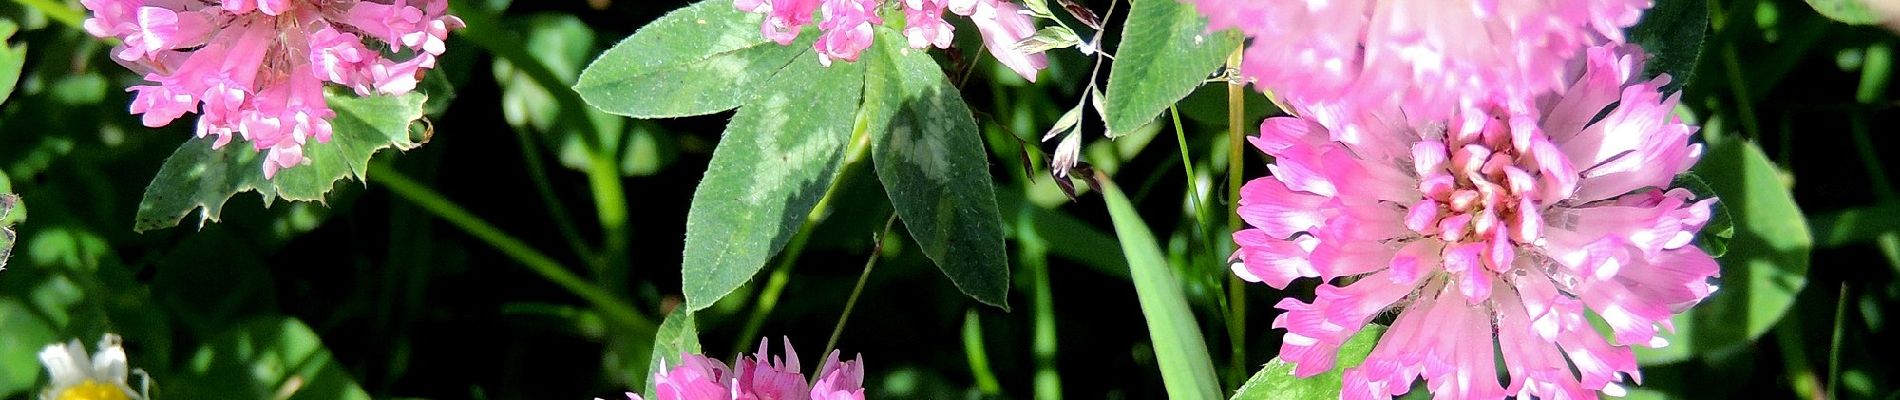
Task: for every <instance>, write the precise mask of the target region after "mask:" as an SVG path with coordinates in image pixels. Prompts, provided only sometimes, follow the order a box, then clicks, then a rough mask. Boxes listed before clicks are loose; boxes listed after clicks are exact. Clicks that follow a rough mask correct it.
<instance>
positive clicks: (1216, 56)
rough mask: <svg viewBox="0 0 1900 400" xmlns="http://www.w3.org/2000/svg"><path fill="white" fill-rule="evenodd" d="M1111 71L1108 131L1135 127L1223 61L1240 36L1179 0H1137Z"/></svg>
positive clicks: (1189, 90) (1181, 94)
mask: <svg viewBox="0 0 1900 400" xmlns="http://www.w3.org/2000/svg"><path fill="white" fill-rule="evenodd" d="M1122 29H1123V30H1122V41H1121V48H1119V49H1116V53H1115V64H1114V67H1113V68H1111V69H1110V70H1109V74H1108V131H1109V135H1111V136H1112V135H1119V134H1121V133H1124V132H1134V131H1135V128H1140V127H1141V126H1142V125H1144V124H1147V123H1148V121H1151V120H1154V118H1155V116H1157V115H1161V112H1162V111H1166V110H1167V109H1168V106H1169V105H1172V104H1174V102H1176V101H1181V98H1184V97H1187V95H1188V93H1192V92H1194V88H1196V87H1199V86H1201V83H1202V82H1204V81H1206V80H1207V77H1208V75H1210V74H1212V73H1213V72H1214V68H1215V67H1219V66H1220V65H1221V63H1222V62H1223V61H1225V60H1224V57H1226V56H1227V54H1228V53H1231V52H1233V51H1234V47H1235V45H1236V42H1235V41H1234V38H1233V36H1232V35H1228V34H1227V33H1226V32H1209V31H1208V30H1207V18H1203V17H1201V15H1200V14H1199V13H1197V12H1195V11H1194V8H1193V7H1190V6H1187V5H1184V4H1181V3H1180V2H1178V1H1176V0H1150V1H1137V2H1135V5H1134V9H1133V10H1130V11H1129V12H1128V21H1127V22H1126V23H1125V24H1124V25H1123V27H1122Z"/></svg>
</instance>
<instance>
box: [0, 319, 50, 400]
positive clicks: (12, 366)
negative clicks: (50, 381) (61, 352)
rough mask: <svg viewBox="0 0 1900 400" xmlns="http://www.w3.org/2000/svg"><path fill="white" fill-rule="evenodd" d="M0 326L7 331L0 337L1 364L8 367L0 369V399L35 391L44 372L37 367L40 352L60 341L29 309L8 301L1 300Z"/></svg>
mask: <svg viewBox="0 0 1900 400" xmlns="http://www.w3.org/2000/svg"><path fill="white" fill-rule="evenodd" d="M0 327H5V329H6V334H5V335H0V365H6V366H7V367H6V368H0V397H6V398H13V397H14V395H16V394H20V393H27V391H30V390H33V389H35V388H37V386H36V385H39V379H40V373H41V371H45V370H46V369H45V368H43V367H40V358H39V353H40V349H43V348H46V345H49V344H54V343H55V342H58V341H61V339H59V338H58V337H55V336H54V335H55V334H56V333H55V332H54V331H53V327H51V326H47V325H46V321H45V320H44V319H41V318H39V317H37V316H35V315H34V314H33V309H32V308H31V307H29V306H27V305H26V304H22V303H21V302H19V301H17V300H14V299H10V298H0ZM34 396H35V398H37V396H38V395H37V394H36V395H34Z"/></svg>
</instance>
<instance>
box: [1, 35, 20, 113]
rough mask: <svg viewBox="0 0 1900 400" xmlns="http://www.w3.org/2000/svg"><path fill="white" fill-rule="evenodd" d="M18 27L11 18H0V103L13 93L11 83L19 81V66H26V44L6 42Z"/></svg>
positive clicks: (3, 102)
mask: <svg viewBox="0 0 1900 400" xmlns="http://www.w3.org/2000/svg"><path fill="white" fill-rule="evenodd" d="M19 28H20V27H19V26H18V25H14V24H13V21H12V20H8V19H0V104H5V103H6V102H7V97H11V96H12V95H13V85H14V84H18V83H20V68H23V67H25V66H26V44H21V45H18V46H13V45H8V44H7V39H10V38H13V32H15V31H18V30H19Z"/></svg>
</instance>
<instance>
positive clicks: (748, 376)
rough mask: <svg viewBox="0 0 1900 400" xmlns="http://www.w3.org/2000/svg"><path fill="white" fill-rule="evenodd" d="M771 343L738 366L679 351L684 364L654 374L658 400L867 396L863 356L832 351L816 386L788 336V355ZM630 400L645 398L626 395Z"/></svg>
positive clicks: (853, 398)
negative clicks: (775, 353) (842, 357)
mask: <svg viewBox="0 0 1900 400" xmlns="http://www.w3.org/2000/svg"><path fill="white" fill-rule="evenodd" d="M768 343H769V342H768V341H767V340H766V339H764V338H760V339H759V350H758V352H756V353H753V354H744V355H740V356H739V360H738V363H737V364H734V367H735V368H732V369H727V368H726V365H725V364H722V363H720V362H719V360H714V359H711V358H707V357H706V356H702V355H696V354H681V355H680V359H681V363H680V366H678V367H673V368H671V369H667V368H665V366H664V365H663V366H662V369H663V370H664V371H665V372H661V373H655V374H654V375H653V380H654V382H656V383H655V384H654V400H847V399H849V400H863V399H864V364H863V362H862V361H861V359H854V360H851V361H845V362H839V361H838V352H837V351H832V352H831V356H830V358H827V359H826V360H825V364H824V365H823V368H820V369H819V372H818V373H819V379H818V381H817V384H816V386H811V385H808V384H807V383H806V382H808V381H807V380H806V379H805V374H804V373H801V372H799V370H800V367H799V364H798V352H797V351H796V350H793V349H792V342H791V340H790V339H785V355H784V357H772V356H771V355H770V354H769V353H768V352H767V351H768V350H769V348H768V347H769V346H768ZM627 397H628V398H629V399H630V400H643V399H642V398H641V397H640V395H637V394H633V393H628V394H627Z"/></svg>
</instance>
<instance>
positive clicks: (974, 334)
mask: <svg viewBox="0 0 1900 400" xmlns="http://www.w3.org/2000/svg"><path fill="white" fill-rule="evenodd" d="M963 356H964V358H965V359H968V360H969V361H970V376H971V377H974V378H976V390H977V391H980V392H983V394H985V395H989V396H996V395H997V394H998V393H1002V391H1003V385H1002V384H1000V383H998V382H997V380H996V371H994V370H991V369H990V352H989V348H988V346H985V345H983V319H982V318H981V317H980V316H978V315H977V313H976V310H970V311H969V312H966V313H964V314H963Z"/></svg>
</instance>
